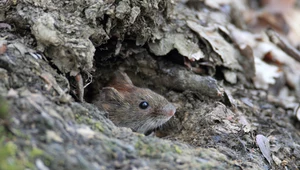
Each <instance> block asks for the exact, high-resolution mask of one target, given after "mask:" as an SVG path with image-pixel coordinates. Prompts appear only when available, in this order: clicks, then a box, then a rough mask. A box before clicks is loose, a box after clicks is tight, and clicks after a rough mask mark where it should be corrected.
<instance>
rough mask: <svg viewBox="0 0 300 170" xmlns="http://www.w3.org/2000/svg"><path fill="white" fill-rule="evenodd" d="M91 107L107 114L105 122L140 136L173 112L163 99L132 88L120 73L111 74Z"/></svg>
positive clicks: (144, 89) (123, 74)
mask: <svg viewBox="0 0 300 170" xmlns="http://www.w3.org/2000/svg"><path fill="white" fill-rule="evenodd" d="M94 104H95V105H96V106H98V107H100V108H102V109H104V110H105V111H107V112H108V117H109V119H110V120H112V122H114V123H115V124H116V125H117V126H121V127H129V128H131V129H132V130H133V131H136V132H139V133H144V134H145V133H147V132H149V131H150V130H153V129H155V128H157V127H159V126H161V125H162V124H164V123H165V122H167V121H168V120H169V119H170V118H171V117H172V116H173V115H174V114H175V112H176V108H175V106H174V105H173V104H172V103H170V102H169V101H168V100H167V99H166V98H164V97H163V96H161V95H159V94H157V93H155V92H153V91H151V90H150V89H147V88H140V87H136V86H134V85H133V83H132V81H131V80H130V78H129V77H128V76H127V74H126V73H124V72H121V71H116V72H115V73H114V76H113V78H112V79H111V81H110V82H109V84H108V85H107V87H104V88H103V89H102V90H101V91H100V94H99V96H98V97H97V98H96V100H95V101H94Z"/></svg>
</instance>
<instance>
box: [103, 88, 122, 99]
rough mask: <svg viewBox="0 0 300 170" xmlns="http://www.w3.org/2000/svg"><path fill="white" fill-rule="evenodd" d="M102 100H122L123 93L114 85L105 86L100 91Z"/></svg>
mask: <svg viewBox="0 0 300 170" xmlns="http://www.w3.org/2000/svg"><path fill="white" fill-rule="evenodd" d="M100 100H102V101H117V102H122V101H123V100H124V98H123V96H122V94H121V93H119V92H118V90H116V89H115V88H113V87H104V88H103V89H102V90H101V92H100Z"/></svg>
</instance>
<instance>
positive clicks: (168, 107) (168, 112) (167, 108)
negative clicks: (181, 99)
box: [162, 103, 176, 117]
mask: <svg viewBox="0 0 300 170" xmlns="http://www.w3.org/2000/svg"><path fill="white" fill-rule="evenodd" d="M162 110H163V113H165V114H166V115H167V116H170V117H172V116H173V115H174V114H175V112H176V108H175V106H174V105H172V104H171V103H169V104H167V105H165V106H164V107H163V109H162Z"/></svg>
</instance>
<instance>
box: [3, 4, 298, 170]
mask: <svg viewBox="0 0 300 170" xmlns="http://www.w3.org/2000/svg"><path fill="white" fill-rule="evenodd" d="M195 4H196V5H195ZM1 8H2V9H4V10H3V11H5V12H0V14H3V15H0V19H1V23H0V170H1V169H3V170H9V169H11V170H14V169H39V170H48V169H55V170H60V169H61V170H62V169H78V170H82V169H89V170H92V169H95V170H96V169H299V168H300V145H299V141H300V131H299V129H300V126H299V120H298V119H297V117H296V116H295V115H294V113H295V111H294V110H293V107H288V106H287V105H285V104H284V103H281V102H280V99H278V100H279V101H278V100H277V98H276V95H272V94H271V92H270V90H269V89H263V88H256V86H255V83H254V82H253V79H251V78H253V76H254V73H255V68H254V62H253V60H254V59H253V55H252V59H251V58H250V59H249V57H248V58H247V56H246V54H244V53H243V52H245V51H241V49H240V48H239V46H238V45H237V44H235V43H236V42H235V40H234V39H233V38H232V37H231V34H230V33H226V31H224V29H222V28H221V26H224V27H225V26H228V25H229V24H232V23H234V24H235V26H236V27H239V28H240V29H241V30H242V29H243V26H239V25H243V24H244V23H241V22H242V21H238V20H234V22H233V21H232V19H234V16H231V15H232V14H229V13H228V12H226V10H225V9H224V10H223V11H222V10H216V9H213V8H212V7H211V6H208V4H205V3H204V1H203V2H202V1H201V2H198V1H188V2H186V1H161V0H151V1H135V0H131V1H129V0H121V1H114V0H110V1H105V2H102V1H97V2H96V1H84V2H83V1H79V0H78V1H68V2H67V1H35V0H27V1H17V2H15V1H10V0H8V1H5V2H4V3H2V4H1V2H0V9H1ZM224 8H225V7H224ZM236 12H238V11H236ZM3 16H4V17H3ZM197 16H198V17H200V19H199V18H198V19H196V18H197ZM186 21H189V22H186ZM194 21H197V22H194ZM235 22H238V23H235ZM210 23H218V24H219V27H218V29H206V27H205V26H207V27H208V26H209V25H210ZM199 24H200V26H199ZM202 27H205V28H202ZM222 30H223V31H222ZM228 30H229V29H228ZM204 33H205V35H206V34H207V35H209V36H205V35H204ZM223 47H224V48H223ZM190 53H192V54H193V55H188V54H190ZM247 54H248V53H247ZM226 56H230V57H226ZM243 57H244V58H243ZM245 63H246V64H245ZM247 63H248V64H247ZM117 69H122V70H124V71H125V72H126V73H127V74H128V76H129V77H130V79H131V80H132V81H133V84H134V85H136V86H138V87H144V88H149V89H151V90H153V91H155V92H157V93H159V94H161V95H163V96H164V97H166V98H167V99H168V100H169V101H170V102H172V103H173V104H174V105H175V106H176V108H177V111H176V114H175V116H174V117H172V118H171V120H169V121H168V122H167V123H166V124H164V125H163V126H162V127H159V128H157V129H155V130H154V131H153V133H151V134H149V135H148V134H147V135H144V134H140V133H136V132H132V130H131V129H129V128H126V127H117V126H115V125H114V124H113V123H112V122H111V121H110V120H109V116H108V115H109V113H106V112H105V111H103V110H101V108H97V107H96V106H95V105H93V104H91V103H92V102H91V101H92V100H94V99H95V96H96V95H98V93H99V91H100V89H101V88H102V87H105V84H106V83H107V82H108V80H109V77H110V76H111V74H112V73H113V72H114V71H115V70H117ZM295 71H297V70H295ZM298 71H299V70H298ZM286 84H288V83H283V86H284V87H289V88H288V90H289V92H290V94H292V95H293V96H295V101H296V102H295V103H299V99H298V98H297V93H298V92H297V87H295V88H294V89H293V88H291V87H290V86H287V85H286ZM274 86H275V85H274ZM270 87H271V86H270ZM272 88H273V89H274V87H272ZM81 94H82V95H83V96H81ZM299 96H300V95H299ZM274 98H275V99H274ZM261 135H262V136H261Z"/></svg>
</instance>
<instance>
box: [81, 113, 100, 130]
mask: <svg viewBox="0 0 300 170" xmlns="http://www.w3.org/2000/svg"><path fill="white" fill-rule="evenodd" d="M75 118H76V122H77V123H82V124H86V125H89V126H90V127H91V128H92V129H93V130H96V131H98V132H103V131H104V127H103V126H102V124H101V123H100V122H99V121H96V120H93V119H92V118H89V117H86V116H77V114H76V115H75Z"/></svg>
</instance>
